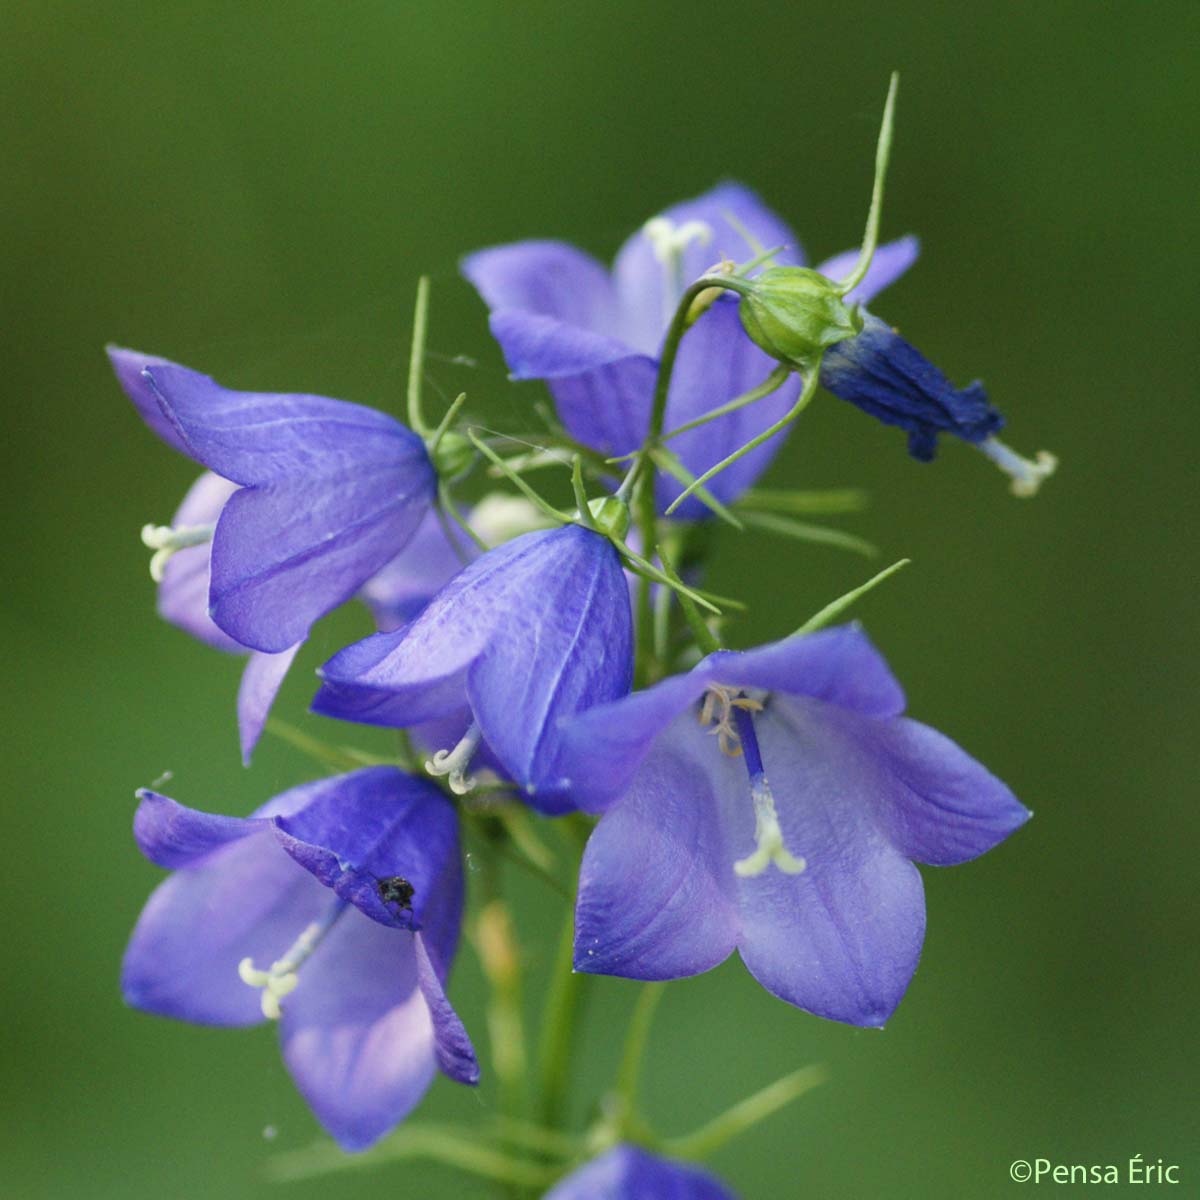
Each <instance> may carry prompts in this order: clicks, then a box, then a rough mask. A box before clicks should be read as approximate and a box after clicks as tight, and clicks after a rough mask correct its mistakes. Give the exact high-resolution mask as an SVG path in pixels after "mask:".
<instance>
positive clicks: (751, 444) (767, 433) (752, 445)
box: [667, 357, 821, 517]
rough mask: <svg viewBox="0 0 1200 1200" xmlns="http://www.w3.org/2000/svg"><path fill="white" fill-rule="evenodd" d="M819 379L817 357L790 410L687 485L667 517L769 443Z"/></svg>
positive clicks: (810, 395) (794, 415) (814, 390)
mask: <svg viewBox="0 0 1200 1200" xmlns="http://www.w3.org/2000/svg"><path fill="white" fill-rule="evenodd" d="M820 377H821V359H820V357H818V358H817V360H816V361H815V362H814V363H813V364H812V367H811V369H810V370H809V373H808V378H807V379H806V380H805V381H804V390H803V391H802V392H801V393H800V398H799V399H798V400H797V401H796V403H795V404H793V405H792V407H791V409H789V410H788V412H786V413H784V415H783V416H782V417H780V418H779V420H778V421H776V422H775V424H774V425H772V426H770V427H769V428H767V429H764V430H763V431H762V433H760V434H758V436H757V437H752V438H751V439H750V440H749V441H748V442H747V443H746V444H745V445H744V446H740V447H738V449H736V450H735V451H734V452H733V453H732V454H730V455H727V456H726V457H725V458H723V459H721V461H720V462H719V463H717V465H716V466H715V467H709V469H708V470H707V471H705V472H704V474H703V475H701V476H700V477H699V478H698V479H697V480H696V481H695V482H694V483H691V484H689V485H688V486H687V487H686V488H685V489H684V490H683V491H682V492H681V493H680V494H679V495H678V496H677V497H676V498H675V500H674V501H673V502H672V504H671V506H670V508H668V509H667V516H668V517H669V516H670V515H671V514H672V513H673V512H674V511H675V510H676V509H677V508H678V507H679V506H680V505H681V504H682V503H683V502H684V501H685V500H686V499H687V498H688V497H689V496H690V495H691V494H692V493H693V492H694V491H695V490H696V489H697V488H698V487H702V486H703V485H704V484H706V483H707V482H708V481H709V480H710V479H711V478H712V477H713V476H714V475H717V474H719V473H720V472H721V471H723V470H725V468H726V467H729V466H732V465H733V464H734V463H735V462H737V460H738V459H739V458H741V457H742V456H743V455H746V454H749V453H750V451H751V450H754V449H757V447H759V446H761V445H762V444H763V442H766V441H770V439H771V438H773V437H774V436H775V435H776V434H777V433H778V432H779V431H780V430H781V429H786V428H787V427H788V425H790V424H791V423H792V422H793V421H794V420H795V419H796V418H797V417H798V416H799V415H800V414H801V413H802V412H803V411H804V410H805V409H806V408H807V407H808V406H809V404H810V403H811V402H812V398H813V397H814V396H815V395H816V394H817V384H818V381H819V380H820Z"/></svg>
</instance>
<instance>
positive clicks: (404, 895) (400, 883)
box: [375, 875, 413, 912]
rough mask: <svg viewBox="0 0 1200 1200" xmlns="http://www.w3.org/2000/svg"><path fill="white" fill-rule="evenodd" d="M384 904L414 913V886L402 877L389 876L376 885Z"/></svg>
mask: <svg viewBox="0 0 1200 1200" xmlns="http://www.w3.org/2000/svg"><path fill="white" fill-rule="evenodd" d="M375 889H376V891H378V893H379V898H380V900H382V901H383V902H384V904H394V905H395V906H396V907H397V908H398V909H400V910H402V911H403V910H407V911H408V912H412V898H413V885H412V884H411V883H409V882H408V880H407V879H405V878H404V877H403V876H401V875H389V876H388V877H387V878H386V879H380V880H378V881H377V882H376V884H375Z"/></svg>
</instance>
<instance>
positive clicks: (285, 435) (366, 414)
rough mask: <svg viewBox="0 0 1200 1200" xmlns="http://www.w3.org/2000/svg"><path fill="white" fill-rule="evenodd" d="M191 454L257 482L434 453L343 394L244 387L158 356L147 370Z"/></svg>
mask: <svg viewBox="0 0 1200 1200" xmlns="http://www.w3.org/2000/svg"><path fill="white" fill-rule="evenodd" d="M142 379H144V380H145V381H146V382H148V383H149V385H150V387H151V388H152V389H153V391H154V392H155V394H156V395H157V396H158V401H159V405H160V407H161V409H162V412H163V413H164V415H165V416H166V417H167V418H168V419H169V421H170V422H171V424H172V426H173V427H174V429H175V431H176V432H177V434H178V436H179V438H180V439H181V440H182V442H183V444H184V445H185V446H186V448H187V453H188V454H190V455H191V456H192V457H193V458H194V459H196V460H197V461H198V462H200V463H203V464H204V466H206V467H208V468H209V470H212V471H216V473H217V474H218V475H223V476H224V477H225V478H226V479H232V480H234V481H235V482H237V483H240V484H243V485H246V486H253V485H256V484H266V483H279V482H280V481H282V480H286V479H297V478H300V479H310V478H312V477H314V476H318V475H342V474H346V473H349V472H354V471H356V470H358V469H360V468H363V467H376V466H383V465H389V466H393V467H401V466H405V465H407V466H409V467H410V469H415V468H416V466H417V464H418V463H420V462H422V461H424V463H425V464H426V465H425V469H426V470H427V471H430V472H431V471H432V468H430V467H429V466H428V456H427V455H426V453H425V447H424V444H423V443H422V442H421V439H420V438H419V437H417V435H416V434H415V433H413V432H411V431H410V430H408V429H405V427H404V426H403V425H401V424H400V422H399V421H396V420H395V419H394V418H392V417H389V416H388V415H387V414H386V413H382V412H378V411H376V410H375V409H372V408H365V407H363V406H362V405H360V404H350V403H348V402H347V401H345V400H331V399H328V398H327V397H325V396H308V395H298V394H291V393H269V392H239V391H233V390H232V389H230V388H225V387H222V386H221V385H220V384H219V383H217V382H216V381H215V380H213V379H211V378H210V377H209V376H207V375H201V374H200V373H199V372H198V371H192V370H189V369H188V368H187V367H181V366H178V365H176V364H174V363H166V362H161V361H160V362H158V363H155V364H151V365H150V366H148V367H147V368H146V369H145V370H144V371H143V372H142Z"/></svg>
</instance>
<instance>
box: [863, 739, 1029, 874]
mask: <svg viewBox="0 0 1200 1200" xmlns="http://www.w3.org/2000/svg"><path fill="white" fill-rule="evenodd" d="M846 732H847V739H848V740H847V742H846V743H845V749H844V753H845V755H846V757H847V759H848V761H849V762H850V763H851V764H852V765H853V766H854V767H855V768H856V769H857V771H858V775H859V777H860V778H861V779H862V780H863V782H862V784H861V788H862V790H863V792H864V794H867V795H869V796H871V798H872V801H873V803H874V805H875V810H876V813H877V814H878V819H879V820H880V822H881V824H882V825H883V826H884V828H885V829H886V831H887V834H888V837H889V838H890V839H891V841H892V843H893V844H894V845H895V846H896V848H897V849H899V850H900V851H901V852H902V853H903V854H905V855H906V856H907V857H909V858H913V859H916V860H917V861H918V862H923V863H930V864H931V865H933V866H939V867H944V866H953V865H955V864H958V863H964V862H969V861H970V860H971V859H973V858H978V857H979V855H981V854H984V853H986V852H987V851H988V850H990V849H992V847H993V846H995V845H996V844H997V843H999V842H1002V841H1003V840H1004V839H1005V838H1006V837H1008V835H1009V834H1010V833H1012V832H1013V831H1014V830H1016V829H1019V828H1020V827H1021V826H1022V825H1024V824H1025V822H1026V821H1027V820H1029V818H1030V816H1031V815H1032V814H1031V813H1030V812H1029V810H1028V809H1027V808H1025V806H1024V805H1022V804H1021V803H1020V802H1019V801H1018V800H1017V798H1016V797H1015V796H1014V795H1013V794H1012V792H1010V791H1009V790H1008V788H1007V787H1005V786H1004V784H1003V783H1001V782H1000V780H999V779H997V778H996V777H995V776H994V775H992V774H991V773H990V772H989V771H987V770H986V769H985V768H984V767H983V766H981V765H980V764H979V763H977V762H976V761H975V760H974V759H973V758H971V757H970V755H968V754H967V753H966V752H965V751H963V750H962V749H961V748H960V747H958V746H956V745H955V744H954V742H952V741H951V740H950V739H949V738H948V737H945V736H944V735H943V734H940V733H938V732H937V730H936V729H930V728H929V726H927V725H922V724H920V723H919V722H917V721H910V720H897V721H869V720H866V721H857V722H849V723H847V727H846Z"/></svg>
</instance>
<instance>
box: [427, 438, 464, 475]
mask: <svg viewBox="0 0 1200 1200" xmlns="http://www.w3.org/2000/svg"><path fill="white" fill-rule="evenodd" d="M431 457H432V459H433V466H434V470H436V471H437V473H438V475H439V477H440V478H442V479H453V478H454V477H455V476H456V475H461V474H462V473H463V471H465V470H466V469H467V467H469V466H470V465H471V460H472V459H473V458H474V457H475V447H474V446H472V445H471V442H470V439H468V438H466V437H464V436H463V435H462V434H461V433H455V432H454V431H453V430H447V431H446V432H445V433H443V434H442V436H441V440H440V441H439V442H438V444H437V446H436V448H435V449H434V450H433V451H432V452H431Z"/></svg>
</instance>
